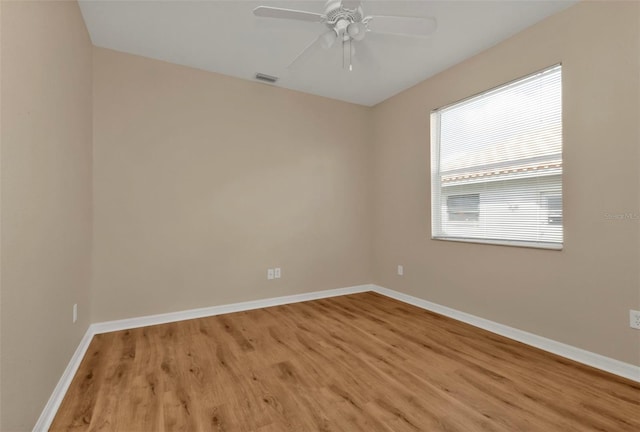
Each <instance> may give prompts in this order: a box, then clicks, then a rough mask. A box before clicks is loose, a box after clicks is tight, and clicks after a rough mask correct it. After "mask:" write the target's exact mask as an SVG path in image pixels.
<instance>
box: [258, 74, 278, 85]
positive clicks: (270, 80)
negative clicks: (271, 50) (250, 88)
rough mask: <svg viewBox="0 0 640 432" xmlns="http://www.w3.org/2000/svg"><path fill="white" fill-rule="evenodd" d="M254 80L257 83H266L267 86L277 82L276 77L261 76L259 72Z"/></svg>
mask: <svg viewBox="0 0 640 432" xmlns="http://www.w3.org/2000/svg"><path fill="white" fill-rule="evenodd" d="M256 79H257V80H258V81H262V82H266V83H269V84H274V83H275V82H276V81H278V77H274V76H271V75H267V74H263V73H260V72H258V73H257V74H256Z"/></svg>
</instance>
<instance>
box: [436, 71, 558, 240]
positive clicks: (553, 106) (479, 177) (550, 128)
mask: <svg viewBox="0 0 640 432" xmlns="http://www.w3.org/2000/svg"><path fill="white" fill-rule="evenodd" d="M431 158H432V160H431V167H432V194H431V209H432V211H431V216H432V237H433V238H436V239H444V240H458V241H472V242H482V243H498V244H508V245H521V246H533V247H542V248H550V249H561V248H562V241H563V227H562V222H563V221H562V67H561V66H560V65H557V66H553V67H551V68H549V69H546V70H544V71H542V72H538V73H536V74H533V75H530V76H528V77H525V78H522V79H520V80H517V81H514V82H512V83H509V84H507V85H504V86H502V87H499V88H496V89H493V90H490V91H487V92H485V93H482V94H480V95H477V96H474V97H471V98H469V99H466V100H463V101H461V102H458V103H455V104H452V105H450V106H447V107H444V108H441V109H438V110H435V111H433V112H432V114H431Z"/></svg>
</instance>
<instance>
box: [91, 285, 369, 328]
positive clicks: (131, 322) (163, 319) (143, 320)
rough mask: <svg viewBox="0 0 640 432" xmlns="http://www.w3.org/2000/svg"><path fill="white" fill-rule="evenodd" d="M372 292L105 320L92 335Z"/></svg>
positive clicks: (296, 297)
mask: <svg viewBox="0 0 640 432" xmlns="http://www.w3.org/2000/svg"><path fill="white" fill-rule="evenodd" d="M365 291H371V285H357V286H352V287H347V288H337V289H331V290H325V291H313V292H309V293H304V294H295V295H290V296H284V297H272V298H267V299H261V300H252V301H247V302H242V303H232V304H228V305H221V306H211V307H206V308H200V309H190V310H185V311H180V312H170V313H165V314H158V315H148V316H143V317H138V318H129V319H123V320H117V321H106V322H101V323H96V324H92V325H91V327H92V328H93V333H94V334H99V333H107V332H112V331H118V330H126V329H132V328H137V327H145V326H150V325H156V324H166V323H170V322H175V321H184V320H189V319H194V318H203V317H209V316H215V315H222V314H227V313H233V312H242V311H248V310H251V309H260V308H265V307H269V306H279V305H285V304H289V303H300V302H304V301H309V300H317V299H322V298H329V297H336V296H342V295H347V294H355V293H361V292H365Z"/></svg>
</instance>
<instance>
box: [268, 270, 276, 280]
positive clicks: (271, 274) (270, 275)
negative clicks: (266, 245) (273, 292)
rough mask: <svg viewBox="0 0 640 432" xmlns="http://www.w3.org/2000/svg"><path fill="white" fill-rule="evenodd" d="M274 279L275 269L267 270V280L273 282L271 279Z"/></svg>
mask: <svg viewBox="0 0 640 432" xmlns="http://www.w3.org/2000/svg"><path fill="white" fill-rule="evenodd" d="M274 277H275V276H274V271H273V269H267V279H269V280H271V279H273V278H274Z"/></svg>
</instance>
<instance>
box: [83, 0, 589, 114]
mask: <svg viewBox="0 0 640 432" xmlns="http://www.w3.org/2000/svg"><path fill="white" fill-rule="evenodd" d="M577 1H578V0H553V1H544V0H499V1H498V0H492V1H485V0H473V1H454V0H448V1H428V0H421V1H416V0H414V1H399V0H393V1H390V0H368V1H367V0H365V1H363V2H362V7H363V9H364V13H365V15H405V16H432V17H435V18H436V19H437V21H438V29H437V31H436V32H435V33H434V34H433V35H432V36H430V37H429V38H424V39H419V38H403V37H398V36H380V35H373V34H372V33H369V34H367V37H366V39H365V40H364V41H363V42H364V43H366V44H367V46H368V48H369V51H370V53H371V54H372V56H373V57H374V58H375V61H376V63H375V64H376V65H377V66H376V67H364V65H361V64H358V62H357V61H354V70H353V71H352V72H349V71H347V70H344V69H342V54H341V47H340V46H339V44H336V46H334V47H333V48H332V49H330V50H327V51H324V50H322V51H319V52H317V53H316V55H314V56H313V57H311V58H309V59H308V61H306V62H304V63H303V64H300V65H297V66H296V68H294V69H293V70H287V68H286V66H287V65H288V64H289V63H290V62H291V61H292V60H293V58H294V57H295V56H296V55H297V54H298V53H299V52H300V51H302V50H303V49H304V48H305V47H306V46H307V45H308V44H309V43H310V42H312V41H313V40H314V39H315V38H316V37H317V36H318V35H319V34H320V33H321V32H323V31H324V30H326V27H324V26H323V24H318V23H310V22H298V21H290V20H281V19H269V18H257V17H255V16H254V15H253V14H252V10H253V9H254V8H255V7H256V6H259V5H268V6H276V7H284V8H289V9H302V10H308V11H313V12H318V13H323V12H324V1H315V0H306V1H272V0H263V1H244V0H227V1H221V0H208V1H187V0H173V1H166V0H162V1H160V0H155V1H154V0H147V1H126V0H125V1H122V0H80V8H81V10H82V14H83V16H84V20H85V22H86V24H87V28H88V30H89V34H90V35H91V40H92V41H93V43H94V45H96V46H99V47H104V48H111V49H114V50H118V51H123V52H127V53H131V54H138V55H141V56H145V57H151V58H155V59H159V60H165V61H168V62H172V63H177V64H181V65H185V66H191V67H195V68H199V69H204V70H208V71H213V72H218V73H222V74H225V75H231V76H235V77H238V78H243V79H249V80H253V79H254V76H255V74H256V72H262V73H266V74H269V75H275V76H278V77H279V78H280V79H279V81H278V82H277V84H276V85H277V86H280V87H285V88H289V89H293V90H299V91H302V92H305V93H311V94H316V95H320V96H326V97H329V98H334V99H340V100H343V101H348V102H353V103H357V104H362V105H368V106H371V105H375V104H377V103H379V102H381V101H383V100H385V99H387V98H389V97H391V96H393V95H395V94H397V93H399V92H401V91H402V90H404V89H407V88H409V87H411V86H413V85H415V84H417V83H418V82H420V81H422V80H424V79H426V78H428V77H430V76H432V75H435V74H436V73H438V72H440V71H442V70H444V69H447V68H448V67H450V66H452V65H454V64H456V63H459V62H460V61H462V60H464V59H466V58H468V57H470V56H472V55H474V54H476V53H479V52H481V51H483V50H485V49H487V48H489V47H491V46H493V45H495V44H497V43H498V42H500V41H502V40H504V39H506V38H508V37H509V36H511V35H513V34H515V33H517V32H519V31H521V30H523V29H524V28H526V27H529V26H531V25H532V24H534V23H536V22H538V21H540V20H542V19H544V18H546V17H548V16H550V15H553V14H554V13H557V12H559V11H561V10H563V9H566V8H567V7H569V6H570V5H572V4H574V3H576V2H577ZM356 59H357V47H356Z"/></svg>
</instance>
